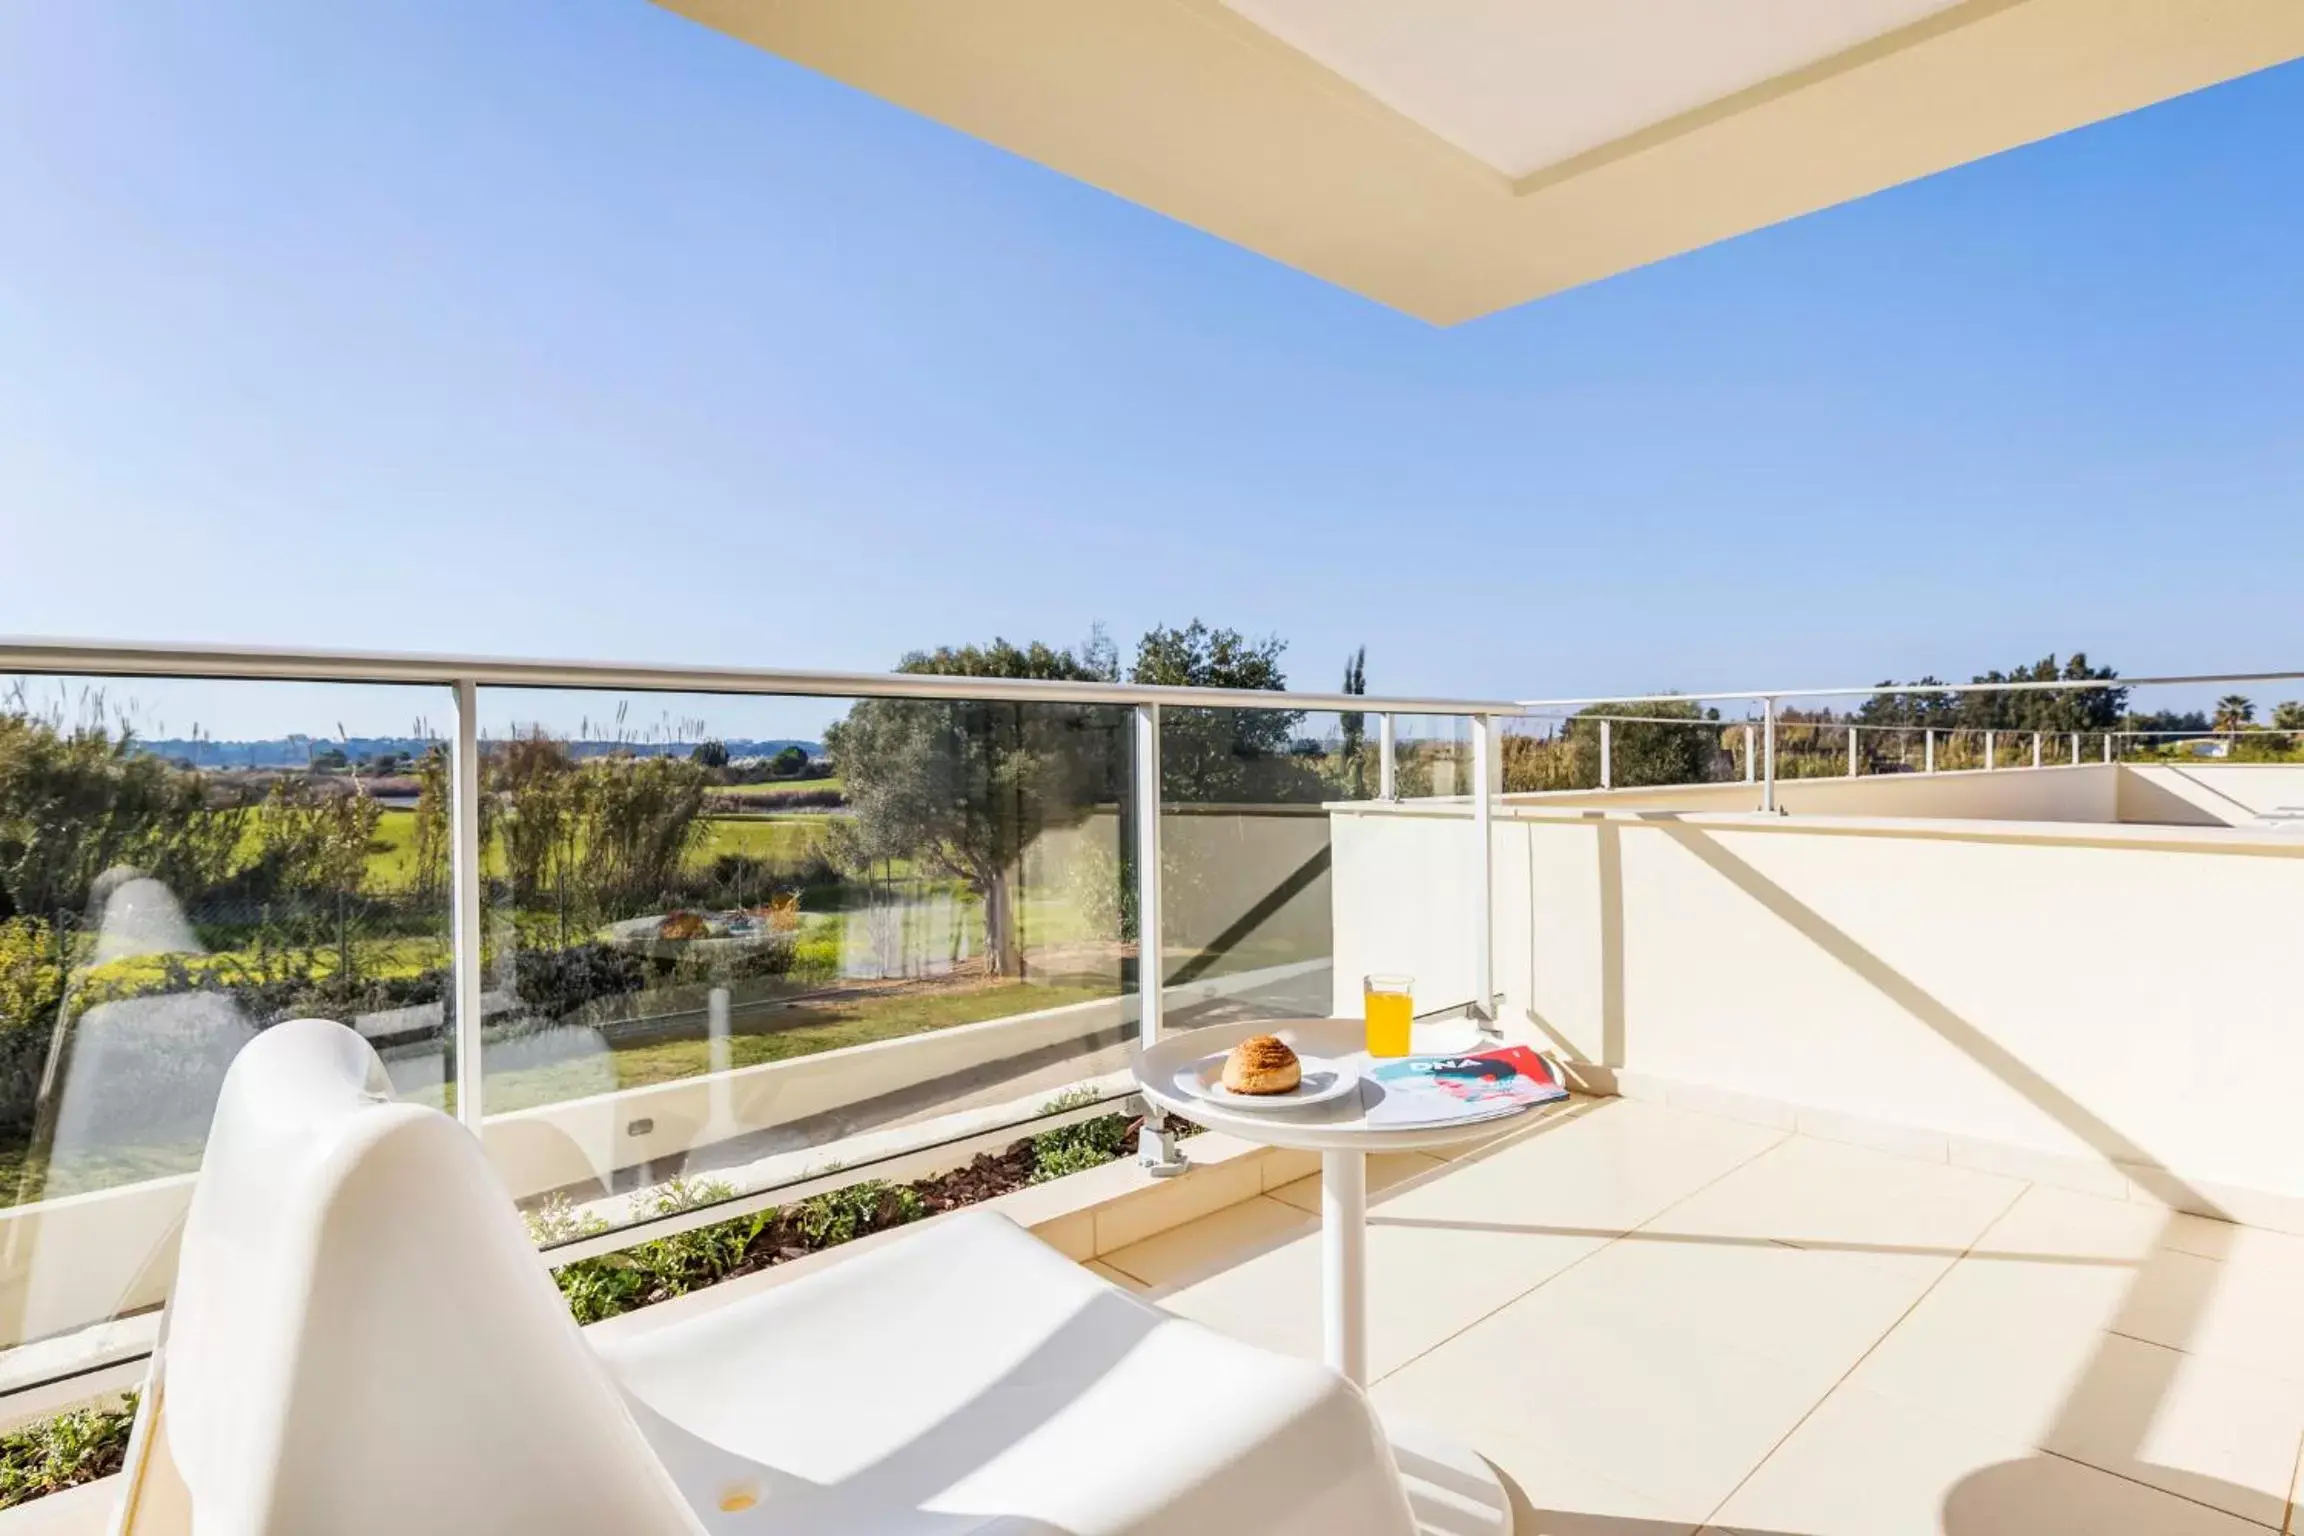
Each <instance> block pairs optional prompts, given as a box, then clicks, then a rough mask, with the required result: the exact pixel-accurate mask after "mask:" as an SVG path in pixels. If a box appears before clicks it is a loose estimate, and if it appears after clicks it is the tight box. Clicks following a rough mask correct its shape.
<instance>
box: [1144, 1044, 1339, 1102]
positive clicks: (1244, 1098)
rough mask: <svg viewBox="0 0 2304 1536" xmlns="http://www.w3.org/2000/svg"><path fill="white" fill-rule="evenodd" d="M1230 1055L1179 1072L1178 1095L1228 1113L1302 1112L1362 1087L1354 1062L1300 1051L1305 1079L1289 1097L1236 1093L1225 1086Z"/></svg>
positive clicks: (1213, 1057)
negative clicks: (1227, 1059) (1217, 1105)
mask: <svg viewBox="0 0 2304 1536" xmlns="http://www.w3.org/2000/svg"><path fill="white" fill-rule="evenodd" d="M1230 1054H1231V1053H1230V1052H1229V1051H1218V1052H1216V1053H1215V1054H1214V1055H1210V1056H1203V1057H1201V1058H1200V1059H1199V1060H1198V1061H1194V1062H1189V1063H1187V1064H1185V1065H1184V1066H1182V1067H1179V1068H1177V1070H1176V1091H1177V1092H1178V1093H1182V1094H1186V1095H1189V1096H1190V1097H1192V1098H1195V1099H1205V1100H1207V1101H1208V1102H1209V1103H1211V1104H1221V1105H1223V1106H1224V1107H1225V1108H1226V1109H1302V1108H1304V1107H1305V1106H1306V1105H1308V1104H1325V1103H1327V1102H1328V1101H1329V1100H1331V1099H1340V1098H1342V1097H1344V1095H1346V1094H1348V1093H1351V1092H1352V1091H1353V1090H1355V1089H1357V1088H1358V1087H1359V1086H1360V1073H1359V1072H1358V1070H1357V1069H1355V1068H1354V1067H1353V1066H1352V1064H1351V1063H1350V1062H1346V1061H1339V1060H1337V1059H1335V1058H1334V1057H1329V1056H1307V1055H1305V1054H1303V1053H1302V1052H1301V1051H1299V1052H1298V1053H1297V1055H1296V1065H1297V1068H1298V1070H1299V1071H1300V1073H1301V1074H1302V1078H1301V1080H1300V1081H1299V1082H1298V1083H1297V1084H1296V1086H1295V1087H1293V1088H1291V1089H1289V1090H1288V1091H1287V1092H1286V1093H1234V1092H1233V1091H1232V1090H1231V1089H1229V1088H1226V1087H1225V1086H1224V1060H1225V1058H1226V1057H1227V1056H1229V1055H1230Z"/></svg>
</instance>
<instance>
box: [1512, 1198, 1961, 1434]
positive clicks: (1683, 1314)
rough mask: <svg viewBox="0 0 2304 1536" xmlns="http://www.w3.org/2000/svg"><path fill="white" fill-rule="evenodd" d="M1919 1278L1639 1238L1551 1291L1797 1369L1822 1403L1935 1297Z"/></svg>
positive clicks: (1677, 1239) (1721, 1245)
mask: <svg viewBox="0 0 2304 1536" xmlns="http://www.w3.org/2000/svg"><path fill="white" fill-rule="evenodd" d="M1930 1278H1931V1277H1930V1276H1928V1275H1926V1274H1924V1273H1919V1272H1917V1271H1915V1270H1914V1269H1912V1268H1908V1267H1907V1268H1888V1267H1884V1266H1881V1265H1877V1264H1867V1263H1863V1262H1860V1261H1859V1260H1858V1259H1857V1258H1855V1257H1853V1256H1851V1255H1849V1254H1844V1253H1835V1252H1828V1251H1827V1252H1819V1251H1817V1250H1814V1249H1806V1248H1793V1247H1788V1246H1786V1245H1784V1244H1781V1243H1774V1242H1770V1241H1767V1240H1766V1239H1752V1238H1727V1239H1713V1238H1704V1237H1694V1236H1686V1235H1666V1234H1656V1233H1652V1232H1650V1231H1649V1230H1648V1229H1645V1228H1643V1229H1640V1230H1638V1231H1634V1232H1632V1233H1630V1234H1629V1235H1627V1236H1625V1237H1623V1238H1621V1239H1619V1240H1617V1241H1616V1242H1614V1243H1611V1244H1610V1245H1609V1246H1608V1247H1607V1248H1605V1249H1603V1250H1602V1251H1601V1252H1599V1253H1597V1254H1594V1255H1593V1256H1592V1257H1591V1258H1589V1259H1587V1260H1585V1261H1584V1262H1583V1263H1581V1264H1578V1265H1577V1266H1576V1267H1575V1268H1573V1269H1571V1270H1569V1271H1567V1272H1566V1273H1564V1274H1562V1275H1560V1276H1559V1277H1558V1278H1557V1279H1555V1280H1553V1281H1551V1282H1550V1283H1549V1284H1547V1285H1546V1287H1545V1291H1546V1293H1547V1299H1548V1302H1549V1304H1551V1305H1553V1306H1558V1307H1564V1308H1569V1309H1573V1310H1574V1311H1575V1313H1576V1314H1577V1315H1579V1316H1581V1317H1589V1318H1592V1319H1595V1320H1599V1321H1604V1322H1607V1323H1609V1324H1612V1325H1614V1326H1616V1327H1619V1328H1622V1329H1625V1330H1627V1331H1633V1330H1641V1329H1655V1330H1658V1331H1660V1332H1662V1333H1665V1334H1669V1335H1670V1336H1671V1337H1673V1338H1674V1339H1675V1340H1677V1341H1678V1342H1679V1343H1680V1344H1682V1345H1683V1346H1685V1347H1686V1348H1688V1349H1689V1350H1691V1351H1712V1350H1735V1351H1742V1352H1750V1353H1756V1354H1761V1355H1765V1356H1768V1357H1769V1358H1770V1359H1772V1360H1774V1361H1776V1362H1778V1363H1779V1364H1781V1365H1786V1366H1791V1367H1795V1368H1796V1369H1797V1370H1798V1371H1799V1372H1800V1373H1801V1374H1802V1376H1803V1378H1804V1379H1805V1380H1806V1381H1807V1383H1808V1384H1809V1385H1810V1386H1811V1387H1812V1388H1813V1392H1814V1395H1815V1396H1816V1397H1818V1398H1821V1397H1822V1396H1823V1395H1824V1394H1825V1393H1826V1392H1828V1391H1829V1390H1831V1388H1832V1386H1833V1385H1834V1384H1835V1383H1837V1382H1838V1381H1839V1380H1840V1378H1841V1377H1843V1376H1845V1375H1846V1374H1847V1373H1848V1371H1849V1370H1850V1369H1851V1368H1852V1367H1854V1366H1855V1364H1856V1363H1857V1361H1859V1360H1860V1359H1862V1358H1863V1356H1864V1353H1865V1351H1867V1350H1869V1349H1871V1348H1872V1347H1873V1345H1874V1344H1876V1343H1877V1342H1879V1340H1880V1339H1881V1338H1883V1337H1884V1336H1885V1335H1887V1333H1888V1332H1889V1330H1891V1329H1892V1328H1894V1327H1895V1326H1896V1325H1897V1323H1898V1321H1899V1320H1900V1319H1902V1318H1903V1317H1904V1315H1905V1314H1906V1313H1907V1312H1908V1311H1909V1310H1910V1309H1911V1308H1912V1306H1913V1304H1914V1303H1915V1302H1917V1301H1918V1300H1919V1299H1920V1297H1921V1295H1922V1294H1923V1293H1924V1292H1925V1291H1926V1289H1927V1287H1928V1284H1929V1281H1930Z"/></svg>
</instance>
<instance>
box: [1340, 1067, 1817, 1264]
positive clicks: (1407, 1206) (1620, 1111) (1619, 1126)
mask: <svg viewBox="0 0 2304 1536" xmlns="http://www.w3.org/2000/svg"><path fill="white" fill-rule="evenodd" d="M1782 1139H1783V1133H1782V1132H1780V1131H1775V1130H1771V1129H1769V1128H1767V1127H1765V1126H1752V1125H1744V1124H1740V1123H1738V1122H1736V1121H1732V1120H1719V1119H1715V1118H1713V1117H1711V1116H1709V1115H1697V1114H1691V1113H1689V1112H1687V1111H1686V1110H1677V1109H1670V1108H1667V1107H1665V1106H1663V1105H1660V1104H1646V1103H1641V1102H1639V1101H1637V1100H1633V1099H1615V1100H1610V1101H1609V1102H1607V1103H1605V1104H1603V1105H1601V1106H1599V1107H1597V1108H1595V1109H1594V1110H1592V1111H1590V1112H1589V1113H1586V1114H1582V1115H1578V1116H1576V1117H1574V1118H1564V1119H1562V1120H1559V1121H1556V1122H1554V1123H1553V1124H1551V1125H1549V1126H1543V1127H1539V1128H1538V1129H1537V1130H1536V1131H1535V1132H1533V1133H1532V1134H1529V1135H1526V1136H1522V1137H1517V1138H1515V1139H1513V1140H1511V1141H1508V1142H1504V1143H1502V1144H1500V1145H1497V1146H1492V1147H1489V1148H1486V1149H1484V1150H1483V1151H1481V1152H1478V1153H1475V1154H1473V1155H1472V1156H1469V1157H1466V1158H1462V1159H1460V1160H1458V1161H1457V1162H1455V1163H1453V1164H1451V1165H1450V1169H1449V1173H1448V1176H1447V1177H1446V1178H1442V1179H1435V1180H1432V1181H1431V1182H1429V1183H1424V1184H1419V1185H1418V1186H1417V1187H1415V1188H1413V1189H1407V1190H1402V1191H1400V1192H1399V1193H1398V1194H1396V1195H1394V1196H1393V1197H1392V1198H1391V1199H1390V1200H1389V1201H1387V1202H1386V1204H1385V1215H1386V1216H1387V1217H1388V1218H1389V1219H1393V1220H1398V1221H1406V1220H1412V1219H1414V1220H1426V1221H1435V1222H1447V1223H1452V1224H1466V1225H1469V1224H1480V1225H1488V1226H1494V1227H1497V1228H1501V1229H1508V1230H1512V1231H1518V1232H1538V1231H1547V1232H1555V1233H1561V1234H1566V1235H1589V1234H1594V1233H1598V1234H1601V1235H1607V1236H1613V1235H1615V1234H1617V1233H1620V1232H1625V1231H1628V1230H1630V1229H1631V1228H1633V1227H1636V1226H1638V1225H1639V1224H1640V1223H1641V1222H1643V1221H1646V1220H1647V1219H1649V1218H1650V1217H1652V1216H1654V1215H1655V1214H1656V1213H1657V1212H1659V1211H1662V1210H1664V1209H1665V1208H1666V1207H1667V1206H1669V1205H1671V1204H1672V1203H1673V1202H1674V1201H1677V1200H1682V1199H1685V1198H1687V1196H1689V1195H1690V1194H1692V1193H1694V1192H1695V1191H1697V1190H1699V1189H1702V1188H1703V1187H1704V1186H1705V1185H1707V1184H1709V1183H1711V1182H1712V1181H1714V1180H1715V1179H1718V1178H1720V1177H1721V1176H1722V1175H1724V1174H1726V1173H1728V1172H1730V1171H1731V1170H1733V1169H1735V1168H1737V1167H1738V1166H1740V1165H1741V1164H1743V1163H1745V1162H1747V1161H1749V1160H1750V1159H1752V1158H1753V1157H1755V1156H1757V1155H1759V1154H1760V1153H1763V1152H1765V1151H1766V1150H1767V1149H1768V1148H1770V1147H1772V1146H1774V1145H1776V1144H1777V1143H1778V1142H1779V1141H1781V1140H1782Z"/></svg>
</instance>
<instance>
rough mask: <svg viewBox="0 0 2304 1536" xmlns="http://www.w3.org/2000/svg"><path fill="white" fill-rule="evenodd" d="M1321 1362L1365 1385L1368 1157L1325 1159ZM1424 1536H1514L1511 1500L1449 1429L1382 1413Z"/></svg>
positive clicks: (1350, 1154) (1328, 1155) (1346, 1154)
mask: <svg viewBox="0 0 2304 1536" xmlns="http://www.w3.org/2000/svg"><path fill="white" fill-rule="evenodd" d="M1320 1288H1321V1314H1320V1320H1321V1335H1322V1345H1323V1348H1322V1357H1323V1358H1324V1359H1325V1360H1326V1361H1327V1362H1328V1364H1329V1366H1330V1367H1331V1368H1332V1369H1334V1370H1335V1371H1336V1372H1337V1373H1338V1374H1339V1375H1341V1376H1343V1377H1344V1378H1345V1379H1346V1380H1348V1381H1351V1382H1353V1383H1354V1384H1355V1385H1358V1386H1362V1387H1365V1386H1366V1385H1367V1384H1368V1154H1367V1153H1365V1152H1362V1151H1360V1150H1358V1149H1357V1148H1333V1147H1332V1148H1329V1149H1327V1150H1326V1151H1323V1152H1322V1153H1321V1154H1320ZM1376 1416H1377V1418H1378V1419H1380V1420H1381V1421H1382V1422H1383V1425H1384V1435H1385V1438H1386V1439H1388V1440H1390V1441H1391V1442H1392V1459H1393V1461H1394V1462H1395V1463H1396V1464H1397V1465H1398V1466H1399V1468H1400V1480H1401V1481H1402V1482H1403V1483H1405V1484H1407V1487H1408V1507H1409V1509H1410V1510H1412V1511H1413V1512H1414V1513H1415V1516H1416V1528H1417V1530H1418V1531H1419V1532H1421V1533H1422V1536H1512V1501H1511V1499H1510V1498H1509V1497H1508V1496H1507V1495H1506V1494H1505V1492H1504V1484H1503V1482H1502V1481H1501V1480H1500V1479H1498V1477H1497V1476H1496V1473H1495V1471H1494V1470H1493V1469H1492V1468H1490V1467H1489V1465H1488V1463H1486V1462H1485V1461H1482V1460H1481V1459H1480V1458H1479V1456H1478V1455H1477V1454H1475V1453H1474V1452H1473V1451H1472V1449H1471V1448H1470V1447H1469V1446H1467V1445H1465V1444H1464V1443H1463V1442H1462V1441H1461V1440H1458V1439H1457V1438H1456V1437H1455V1436H1453V1435H1450V1434H1449V1433H1447V1432H1446V1431H1445V1430H1439V1429H1434V1428H1432V1427H1431V1426H1430V1425H1428V1424H1424V1423H1422V1422H1421V1421H1419V1420H1415V1419H1409V1418H1404V1417H1401V1416H1399V1415H1396V1414H1389V1413H1386V1412H1384V1411H1383V1409H1382V1408H1378V1409H1377V1414H1376Z"/></svg>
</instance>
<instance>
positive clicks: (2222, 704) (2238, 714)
mask: <svg viewBox="0 0 2304 1536" xmlns="http://www.w3.org/2000/svg"><path fill="white" fill-rule="evenodd" d="M2255 718H2256V706H2255V705H2253V704H2251V703H2249V702H2248V701H2247V700H2246V699H2245V698H2243V697H2241V696H2240V695H2239V694H2237V693H2228V694H2226V695H2224V697H2222V698H2220V699H2218V700H2217V701H2216V729H2217V730H2218V731H2220V732H2227V733H2231V734H2237V733H2238V732H2239V731H2240V730H2241V729H2242V728H2243V727H2245V726H2246V725H2247V724H2248V722H2249V721H2251V720H2253V719H2255Z"/></svg>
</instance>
